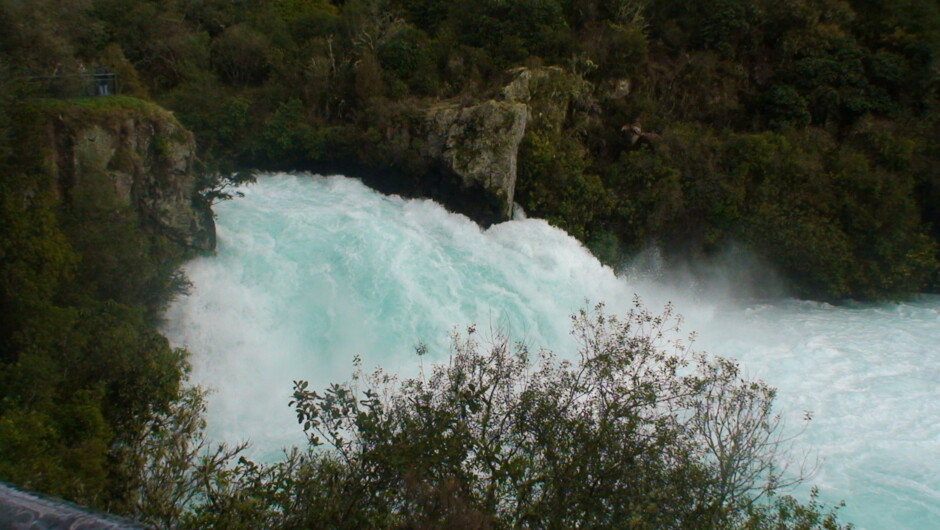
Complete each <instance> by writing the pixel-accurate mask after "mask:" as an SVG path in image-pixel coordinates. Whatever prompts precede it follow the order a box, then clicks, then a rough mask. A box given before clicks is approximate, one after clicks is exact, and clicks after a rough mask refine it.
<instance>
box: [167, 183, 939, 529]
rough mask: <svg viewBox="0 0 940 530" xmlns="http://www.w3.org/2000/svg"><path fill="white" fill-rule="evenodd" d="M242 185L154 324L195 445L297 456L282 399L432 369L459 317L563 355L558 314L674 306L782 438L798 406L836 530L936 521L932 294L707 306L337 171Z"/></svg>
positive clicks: (519, 232) (546, 241) (706, 300)
mask: <svg viewBox="0 0 940 530" xmlns="http://www.w3.org/2000/svg"><path fill="white" fill-rule="evenodd" d="M242 191H243V192H244V194H245V196H244V197H243V198H239V199H235V200H232V201H229V202H226V203H223V204H220V205H218V206H217V207H216V208H215V209H216V212H217V214H218V235H219V249H218V253H217V255H216V256H212V257H204V258H199V259H196V260H194V261H192V262H190V263H189V264H188V265H187V266H186V273H187V275H188V276H189V279H190V280H191V281H192V282H193V289H192V293H191V295H190V296H187V297H182V298H180V299H179V300H177V301H176V302H175V303H174V304H173V305H172V306H171V308H170V309H169V311H168V312H167V315H166V318H167V325H166V329H165V331H166V333H167V335H168V336H169V337H170V340H171V341H172V342H173V343H174V345H177V346H184V347H187V348H188V349H189V350H190V351H191V352H192V354H193V355H192V363H193V378H194V380H195V382H196V383H198V384H201V385H204V386H207V387H210V388H212V389H214V393H213V394H212V395H211V396H210V398H209V413H208V414H209V417H208V420H209V433H210V436H211V437H212V438H213V439H216V440H219V441H229V442H237V441H241V440H246V439H247V440H250V441H251V442H252V443H253V445H254V447H255V448H256V451H257V452H256V454H262V455H268V456H269V457H271V455H274V454H276V453H277V452H278V451H279V449H280V448H281V447H282V446H285V445H289V444H302V443H303V436H302V432H301V430H300V428H299V426H298V425H297V424H296V421H295V418H294V415H293V412H292V410H291V409H290V407H288V405H287V402H288V401H289V399H290V394H291V391H292V381H293V380H295V379H307V380H309V381H310V383H311V386H312V387H323V386H325V385H326V384H327V383H328V382H331V381H344V380H346V379H348V377H349V375H350V374H351V372H352V370H353V367H352V358H353V356H354V355H359V356H361V358H362V360H363V367H364V368H365V369H366V371H371V368H372V367H374V366H378V365H381V366H382V367H384V368H385V369H386V370H388V371H390V372H397V373H401V374H405V375H410V374H413V373H415V369H416V366H417V357H416V356H415V355H414V345H415V344H416V343H419V342H421V343H424V344H427V345H428V350H429V356H430V358H431V360H432V361H433V360H441V359H444V358H445V357H446V355H447V352H448V345H449V339H448V333H449V331H450V330H451V329H453V328H454V327H455V326H456V327H464V326H466V325H468V324H471V323H477V324H478V325H479V327H480V328H481V329H486V328H488V327H489V326H494V327H496V326H499V327H501V328H503V329H507V330H508V331H509V332H510V333H511V334H512V336H513V337H515V338H517V339H524V340H525V341H526V343H527V344H528V345H529V346H530V348H531V349H532V350H535V349H537V348H539V347H546V348H549V349H552V350H554V351H555V352H557V353H559V354H563V352H564V351H566V350H567V351H570V350H571V347H572V345H573V343H572V340H571V338H570V337H569V335H568V330H569V323H570V320H569V318H568V315H570V314H571V313H572V312H574V311H576V310H577V309H579V308H581V307H584V304H585V300H586V299H587V300H590V301H591V302H592V303H593V302H598V301H604V302H606V303H607V306H608V312H611V313H614V312H617V313H620V312H623V311H625V310H626V309H627V308H628V307H629V306H630V304H631V301H632V299H633V296H634V293H637V294H639V295H640V296H641V297H642V299H643V301H644V302H645V304H646V305H647V306H648V307H650V308H651V309H653V310H655V309H658V308H660V307H662V305H663V304H665V303H666V302H667V301H672V302H673V303H674V304H675V307H676V309H677V311H678V312H679V313H681V314H682V315H684V317H685V324H684V328H685V331H693V330H694V331H696V332H697V333H698V340H697V341H696V347H697V349H702V350H706V351H708V352H710V353H714V354H717V355H722V356H726V357H734V358H736V359H738V360H740V361H741V363H742V365H743V366H744V367H745V370H746V372H747V373H748V374H749V375H750V376H752V377H760V378H763V379H765V380H766V381H768V382H769V383H771V384H773V385H774V386H776V387H778V389H779V393H778V399H777V408H778V410H779V411H780V412H782V413H783V415H784V417H785V418H787V419H788V425H789V426H790V427H791V428H793V429H795V428H797V427H798V426H799V424H800V421H799V418H801V417H802V416H803V414H804V411H812V413H813V417H814V420H813V421H812V422H811V423H810V424H809V427H808V428H807V430H806V432H805V433H804V434H803V435H801V436H800V437H799V438H798V440H797V446H798V447H797V450H798V451H802V450H812V451H814V454H816V455H818V456H819V458H820V460H821V468H820V470H819V472H818V473H817V475H816V476H815V477H814V478H813V480H812V481H811V482H812V483H813V484H816V485H818V486H819V487H820V489H821V497H822V499H823V500H824V501H826V502H827V503H828V504H832V503H834V502H836V501H838V500H839V499H845V501H846V502H847V503H848V506H847V507H846V508H845V509H844V510H842V511H841V512H840V514H841V517H840V519H841V520H842V521H843V522H845V521H849V522H854V523H855V524H856V525H857V527H858V528H862V529H866V528H867V529H880V528H891V529H898V528H911V529H919V528H938V527H940V354H938V350H940V348H938V346H937V344H938V343H940V297H936V296H931V297H922V298H919V299H917V300H916V301H912V302H907V303H901V304H885V305H878V306H850V307H834V306H830V305H826V304H819V303H811V302H802V301H783V302H774V303H770V304H756V303H748V302H742V301H740V299H739V298H736V297H735V296H736V293H735V291H734V289H733V287H732V288H730V289H729V290H727V291H726V292H724V293H722V291H725V290H724V289H711V290H710V291H709V292H710V294H709V295H708V296H707V297H706V296H703V295H695V294H691V292H690V290H689V289H681V288H678V287H675V286H670V285H668V284H667V283H665V282H661V281H659V280H657V279H655V278H652V277H648V276H644V275H642V274H641V275H637V274H633V275H625V276H621V277H618V276H616V275H615V274H614V273H613V271H611V270H610V269H609V268H606V267H604V266H602V265H600V264H599V263H598V261H597V260H596V259H595V258H594V257H593V256H591V255H590V254H589V253H588V252H587V251H586V250H585V249H584V248H583V247H581V245H580V244H579V243H578V242H577V241H576V240H574V239H573V238H571V237H569V236H568V235H567V234H565V233H564V232H562V231H561V230H558V229H556V228H553V227H551V226H549V225H548V224H547V223H545V222H544V221H541V220H537V219H527V220H521V221H511V222H507V223H502V224H499V225H495V226H493V227H491V228H490V229H488V230H481V229H480V228H479V227H478V226H477V225H475V224H474V223H472V222H471V221H469V220H468V219H467V218H465V217H463V216H460V215H455V214H452V213H448V212H447V211H445V210H444V209H443V208H442V207H441V206H439V205H437V204H435V203H433V202H431V201H426V200H404V199H401V198H398V197H389V196H384V195H380V194H378V193H375V192H373V191H371V190H369V189H368V188H366V187H365V186H364V185H362V184H361V183H359V182H358V181H356V180H353V179H347V178H344V177H330V178H323V177H314V176H290V175H275V176H267V177H262V178H261V179H259V182H258V183H257V184H255V185H252V186H249V187H246V188H244V189H243V190H242ZM738 274H739V272H737V271H736V272H733V273H730V274H728V275H726V276H725V278H726V279H729V280H731V281H730V282H729V283H732V284H733V280H734V279H735V277H737V275H738ZM628 276H629V279H628ZM807 491H808V486H806V487H803V488H802V489H800V490H798V491H797V492H796V494H797V496H798V498H801V499H803V500H805V499H806V492H807Z"/></svg>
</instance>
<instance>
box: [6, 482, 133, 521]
mask: <svg viewBox="0 0 940 530" xmlns="http://www.w3.org/2000/svg"><path fill="white" fill-rule="evenodd" d="M0 528H12V529H20V528H22V529H27V528H36V529H45V530H58V529H63V530H64V529H78V528H81V529H82V530H147V529H150V528H151V527H149V526H146V525H143V524H140V523H138V522H136V521H131V520H130V519H125V518H123V517H117V516H114V515H111V514H107V513H101V512H96V511H93V510H89V509H88V508H85V507H83V506H79V505H77V504H73V503H71V502H67V501H64V500H62V499H56V498H54V497H49V496H46V495H40V494H38V493H30V492H28V491H23V490H21V489H19V488H17V487H14V486H12V485H10V484H4V483H2V482H0Z"/></svg>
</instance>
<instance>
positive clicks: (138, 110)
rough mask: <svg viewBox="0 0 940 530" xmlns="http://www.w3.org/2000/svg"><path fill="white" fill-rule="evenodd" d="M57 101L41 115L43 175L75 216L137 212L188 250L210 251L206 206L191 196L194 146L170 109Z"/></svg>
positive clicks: (143, 222) (123, 101) (126, 102)
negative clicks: (53, 180) (50, 179)
mask: <svg viewBox="0 0 940 530" xmlns="http://www.w3.org/2000/svg"><path fill="white" fill-rule="evenodd" d="M107 99H110V101H106V102H105V101H103V102H98V101H96V102H94V104H89V105H86V106H82V105H79V104H69V103H57V104H56V105H55V106H51V107H50V108H46V109H43V110H44V112H43V114H44V115H45V116H46V120H45V123H44V125H43V127H44V128H45V131H44V133H45V137H46V141H45V143H46V144H47V145H48V146H51V147H52V149H51V150H49V151H47V153H48V154H47V158H46V163H45V164H44V165H45V167H46V168H47V171H50V172H52V173H53V175H54V176H55V178H56V181H57V183H58V192H59V195H60V198H61V200H63V201H64V202H66V203H67V204H68V205H69V206H70V207H71V208H72V209H74V210H75V211H77V212H86V213H93V212H97V213H103V212H108V211H112V212H115V213H116V214H117V213H123V214H128V213H130V214H132V215H135V216H136V217H137V219H138V221H139V224H140V226H141V227H142V228H143V229H144V230H146V231H149V232H151V233H155V234H159V235H162V236H165V237H167V238H168V239H170V240H172V241H174V242H176V243H178V244H180V245H182V246H184V247H187V248H191V249H198V250H211V249H213V248H214V247H215V223H214V222H213V217H212V212H211V210H210V209H209V205H208V204H206V203H205V202H204V201H202V200H200V198H199V197H198V196H197V189H196V187H197V182H196V177H195V175H194V172H193V162H194V160H195V141H194V139H193V135H192V133H190V132H189V131H188V130H186V129H185V128H184V127H183V126H182V125H181V124H180V123H179V122H178V121H177V120H176V118H175V117H174V116H173V115H172V114H171V113H170V112H168V111H166V110H164V109H162V108H160V107H157V106H156V105H153V104H150V103H146V102H143V101H140V100H133V99H131V98H107Z"/></svg>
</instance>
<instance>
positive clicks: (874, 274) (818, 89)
mask: <svg viewBox="0 0 940 530" xmlns="http://www.w3.org/2000/svg"><path fill="white" fill-rule="evenodd" d="M47 3H48V4H49V5H46V4H47ZM52 4H53V3H49V2H29V3H22V2H4V3H2V4H0V8H2V10H3V28H2V29H3V31H2V35H3V36H2V37H0V50H3V53H4V59H3V65H4V66H3V69H4V70H5V71H6V72H7V74H6V75H7V76H8V77H13V78H21V79H22V78H24V77H29V76H33V77H35V76H50V75H53V74H56V73H59V74H61V73H63V72H76V71H79V70H80V69H81V68H90V67H91V66H92V65H97V66H100V67H107V68H108V70H109V71H111V72H114V73H117V74H118V75H119V79H120V80H121V81H120V82H121V87H122V90H123V91H125V93H128V94H131V95H136V96H141V97H149V98H152V99H154V100H155V101H158V102H159V103H160V104H162V105H163V106H165V107H167V108H169V109H172V110H173V111H174V112H175V113H176V115H177V117H178V118H179V119H180V121H181V122H182V123H183V124H184V125H185V126H186V127H187V128H189V129H190V130H192V131H193V132H194V133H195V135H196V137H197V138H198V140H199V141H198V145H199V150H200V157H201V158H202V159H203V160H204V161H206V162H207V163H209V165H210V167H213V168H215V169H216V170H218V171H220V172H221V173H223V174H224V173H225V172H227V171H230V170H235V169H240V168H241V169H244V168H260V169H291V170H298V169H311V170H317V171H321V172H330V171H343V172H346V173H349V174H355V175H360V176H362V177H363V178H364V179H365V180H366V181H367V182H368V183H370V184H371V185H373V186H375V187H377V188H379V189H381V190H384V191H394V192H399V193H406V194H413V195H423V196H431V197H434V198H436V199H438V200H441V201H442V202H444V203H445V204H447V205H448V206H449V207H450V208H452V209H455V210H457V211H463V212H465V213H467V214H469V215H471V216H472V217H474V218H476V219H477V220H479V221H481V222H484V223H489V222H493V221H498V220H501V219H505V218H507V217H508V212H509V210H510V206H511V204H510V201H515V202H518V203H519V204H520V205H521V206H522V207H523V208H524V209H525V210H526V211H527V212H529V213H530V214H531V215H534V216H538V217H543V218H546V219H548V220H549V221H551V222H552V223H554V224H556V225H558V226H560V227H562V228H564V229H565V230H567V231H569V232H570V233H571V234H573V235H574V236H576V237H578V238H579V239H581V240H582V241H583V242H584V243H585V244H586V245H587V246H588V247H589V248H590V249H592V250H593V251H594V253H595V254H596V255H597V256H598V257H600V258H601V259H603V260H605V261H607V262H608V263H611V264H614V265H616V264H618V263H620V262H621V261H622V260H623V259H624V258H625V257H629V256H630V255H632V254H634V253H636V252H637V251H639V250H642V249H643V248H646V247H648V246H649V245H656V246H658V247H659V248H661V249H662V250H663V251H664V255H665V256H666V257H667V259H674V258H675V259H682V260H689V259H691V260H708V259H709V258H710V257H711V256H713V255H715V254H720V253H721V252H722V251H723V250H725V249H727V248H728V247H730V246H736V247H742V246H743V247H745V248H748V249H750V250H751V251H753V252H754V253H756V254H758V255H759V256H761V257H762V258H763V259H765V260H766V261H767V262H769V263H771V264H772V265H773V266H774V267H775V268H776V269H778V271H779V272H780V273H781V274H782V275H783V276H784V277H785V278H786V279H787V280H788V281H789V283H790V285H791V287H792V289H793V291H794V293H795V294H798V295H800V296H804V297H809V298H816V299H828V300H841V299H846V298H856V299H883V298H897V297H902V296H905V295H909V294H911V293H914V292H918V291H922V290H925V289H936V288H937V270H938V269H937V263H938V261H937V259H938V255H937V250H938V247H937V242H938V239H940V217H938V212H940V208H938V207H937V203H938V198H940V177H938V173H937V171H938V170H937V168H938V167H940V164H938V163H937V162H938V159H937V158H938V156H940V155H938V152H937V148H936V146H937V145H940V141H938V134H940V133H938V131H940V128H938V125H937V124H938V110H937V96H938V92H937V87H938V73H937V67H936V64H937V56H938V53H940V51H938V47H940V44H938V42H940V37H938V35H940V29H938V28H940V9H938V8H937V6H936V5H935V4H934V3H931V2H908V1H901V0H877V1H868V0H865V1H863V0H787V1H785V2H779V1H770V0H757V1H754V0H722V1H721V2H719V3H717V4H714V5H713V6H712V5H711V4H709V7H706V6H698V5H693V4H690V3H688V2H683V1H679V0H668V1H657V2H650V1H648V0H588V1H572V0H513V1H502V0H499V1H496V0H484V1H462V0H461V1H456V2H437V1H428V0H336V1H332V2H331V1H327V0H277V1H272V2H262V1H254V0H242V1H238V2H227V1H222V0H205V1H199V2H196V1H189V0H147V1H144V2H136V3H134V4H133V5H130V4H129V3H127V2H125V1H123V0H74V1H70V2H60V3H54V4H55V5H52ZM512 105H524V106H525V107H526V112H525V120H524V123H523V120H521V111H515V110H510V109H511V106H512ZM504 107H505V112H504V111H502V110H499V111H498V112H495V113H494V111H497V110H498V109H502V108H504ZM448 109H450V110H448ZM510 115H512V116H514V117H513V118H512V120H515V121H512V120H511V121H512V123H511V124H510V123H509V122H506V123H502V118H500V116H503V117H509V116H510ZM497 118H499V119H497ZM520 129H521V130H522V131H523V132H522V138H521V140H517V139H516V136H518V132H519V130H520ZM448 142H449V143H448ZM451 144H452V145H451ZM516 145H518V146H519V147H518V148H515V146H516Z"/></svg>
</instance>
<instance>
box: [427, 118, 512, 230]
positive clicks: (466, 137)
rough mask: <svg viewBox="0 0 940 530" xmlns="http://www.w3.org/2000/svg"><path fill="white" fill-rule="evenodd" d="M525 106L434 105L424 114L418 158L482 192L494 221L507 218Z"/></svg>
mask: <svg viewBox="0 0 940 530" xmlns="http://www.w3.org/2000/svg"><path fill="white" fill-rule="evenodd" d="M526 113H527V110H526V106H525V105H523V104H520V103H512V102H503V101H492V100H491V101H486V102H484V103H481V104H478V105H473V106H468V107H462V106H460V105H457V104H438V105H435V106H432V107H430V108H428V109H427V110H426V112H425V114H424V122H423V123H422V124H421V126H420V128H423V129H424V139H425V141H424V143H423V145H422V147H421V149H420V152H421V155H422V156H424V157H426V158H429V159H432V160H437V161H439V162H441V163H442V164H443V166H444V168H446V169H447V170H448V171H450V172H452V173H453V174H454V175H456V176H458V177H459V178H460V179H461V184H462V186H463V187H464V188H466V189H472V188H474V187H482V189H483V190H485V191H486V192H487V193H489V194H490V195H491V196H492V197H493V198H495V200H496V202H497V208H498V211H497V212H495V214H496V216H497V217H499V218H502V219H509V218H510V217H511V216H512V204H513V196H514V195H515V190H516V157H517V154H518V152H519V143H520V142H521V141H522V135H523V133H524V132H525V125H526Z"/></svg>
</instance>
